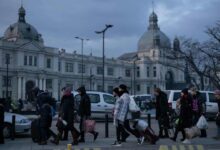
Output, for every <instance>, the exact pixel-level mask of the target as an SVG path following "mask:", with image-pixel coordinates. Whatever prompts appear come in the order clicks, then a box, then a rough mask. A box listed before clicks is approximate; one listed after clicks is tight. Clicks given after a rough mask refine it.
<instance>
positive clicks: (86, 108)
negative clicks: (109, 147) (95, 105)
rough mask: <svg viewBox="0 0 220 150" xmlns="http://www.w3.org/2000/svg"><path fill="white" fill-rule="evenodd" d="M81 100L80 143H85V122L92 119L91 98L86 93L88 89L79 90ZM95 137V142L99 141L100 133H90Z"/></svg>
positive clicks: (79, 111)
mask: <svg viewBox="0 0 220 150" xmlns="http://www.w3.org/2000/svg"><path fill="white" fill-rule="evenodd" d="M77 92H78V93H79V95H80V97H81V99H80V104H79V110H78V113H79V116H80V125H79V128H80V139H79V142H80V143H85V126H84V125H85V121H86V120H87V119H89V118H90V116H91V101H90V98H89V96H88V95H87V93H86V89H85V87H84V86H82V87H80V88H78V89H77ZM90 133H91V134H93V136H94V141H95V140H96V139H97V137H98V135H99V133H98V132H96V131H92V132H90Z"/></svg>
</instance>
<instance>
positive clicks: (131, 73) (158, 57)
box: [0, 7, 185, 100]
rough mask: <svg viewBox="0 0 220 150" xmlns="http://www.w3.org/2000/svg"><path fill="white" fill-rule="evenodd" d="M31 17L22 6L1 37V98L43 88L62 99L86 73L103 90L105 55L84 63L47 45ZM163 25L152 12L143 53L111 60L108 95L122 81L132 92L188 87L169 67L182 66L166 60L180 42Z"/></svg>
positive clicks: (141, 43)
mask: <svg viewBox="0 0 220 150" xmlns="http://www.w3.org/2000/svg"><path fill="white" fill-rule="evenodd" d="M25 14H26V12H25V9H24V8H23V7H20V9H19V11H18V21H17V22H16V23H14V24H12V25H9V27H8V28H7V29H6V31H5V33H4V35H3V37H1V38H0V60H1V61H0V70H1V71H0V97H6V91H7V87H8V96H9V97H11V98H12V99H13V100H17V99H20V98H21V99H27V98H28V97H29V94H30V91H31V89H33V88H34V87H39V88H40V89H42V90H48V91H49V92H51V93H52V95H53V97H54V98H55V99H60V91H61V88H62V87H64V86H72V87H73V88H74V89H76V88H77V87H79V86H81V85H82V80H81V75H82V74H83V76H84V79H83V85H85V87H86V89H87V90H95V91H102V90H103V87H102V72H103V69H102V58H101V57H96V56H93V55H92V54H90V55H84V56H83V57H84V59H85V60H87V61H86V62H85V63H84V64H82V63H81V58H82V55H80V54H77V53H76V52H73V53H68V52H66V50H65V49H58V48H54V47H48V46H46V45H45V44H44V40H43V36H42V35H41V34H40V33H39V32H38V31H37V29H36V28H35V27H34V26H32V25H31V24H29V23H27V21H26V18H25ZM157 21H158V18H157V15H156V13H155V12H152V13H151V15H150V17H149V25H148V29H147V31H146V32H145V33H144V34H143V35H142V36H141V38H140V40H139V41H138V46H137V51H136V50H135V51H134V52H132V53H126V54H123V55H122V56H120V57H118V58H106V65H105V72H104V73H105V87H104V91H106V92H111V91H112V89H113V87H115V86H117V85H119V84H121V83H124V84H126V85H127V86H128V87H129V89H130V93H131V94H144V93H152V92H153V89H154V88H155V87H160V88H161V89H172V88H176V87H178V86H180V85H185V84H184V83H185V75H184V72H183V71H180V70H177V69H175V68H172V67H170V66H169V65H167V64H169V63H172V64H175V63H181V62H179V61H178V60H169V59H167V57H166V54H167V51H169V50H171V49H178V48H179V40H178V38H175V39H174V41H173V42H171V41H170V39H169V38H168V37H167V36H166V35H165V34H164V33H163V32H162V31H161V30H160V28H159V26H158V24H157ZM7 58H8V59H7ZM7 69H8V71H7ZM7 73H8V75H7ZM7 77H8V86H7Z"/></svg>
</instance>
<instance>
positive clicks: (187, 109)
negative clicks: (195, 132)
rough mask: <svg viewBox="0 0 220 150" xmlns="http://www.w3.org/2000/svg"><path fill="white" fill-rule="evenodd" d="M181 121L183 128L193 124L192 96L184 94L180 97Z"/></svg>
mask: <svg viewBox="0 0 220 150" xmlns="http://www.w3.org/2000/svg"><path fill="white" fill-rule="evenodd" d="M179 119H180V121H179V123H180V126H181V127H182V128H190V127H191V126H192V98H191V96H189V95H187V96H182V97H181V99H180V115H179Z"/></svg>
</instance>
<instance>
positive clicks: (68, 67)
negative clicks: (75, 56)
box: [65, 63, 73, 72]
mask: <svg viewBox="0 0 220 150" xmlns="http://www.w3.org/2000/svg"><path fill="white" fill-rule="evenodd" d="M65 71H66V72H73V63H66V64H65Z"/></svg>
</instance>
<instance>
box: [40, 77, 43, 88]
mask: <svg viewBox="0 0 220 150" xmlns="http://www.w3.org/2000/svg"><path fill="white" fill-rule="evenodd" d="M39 89H40V90H42V89H43V88H42V79H39Z"/></svg>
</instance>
